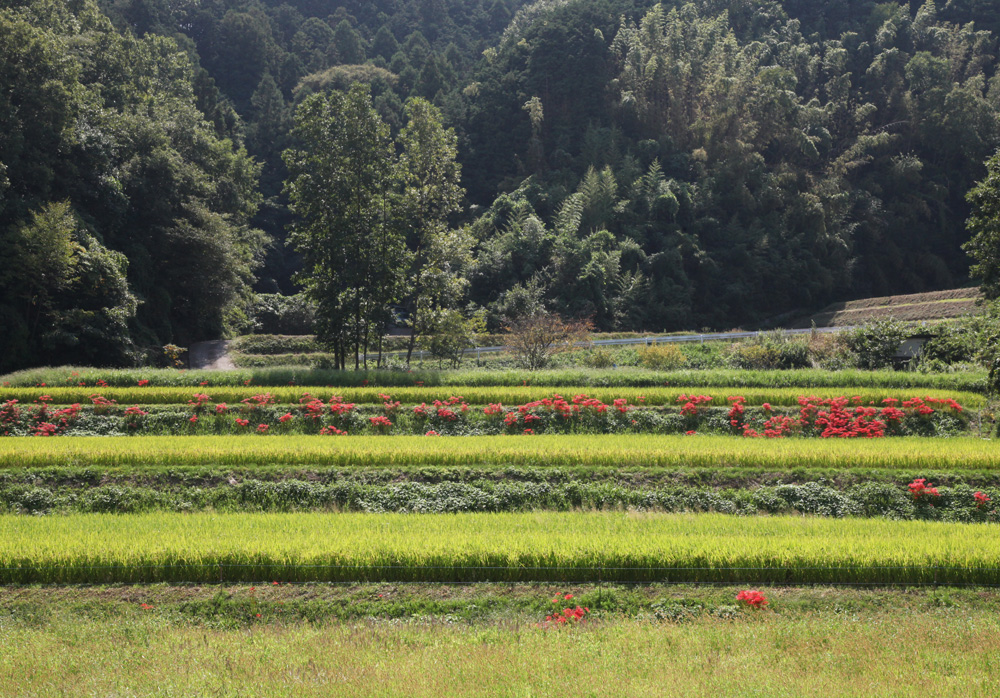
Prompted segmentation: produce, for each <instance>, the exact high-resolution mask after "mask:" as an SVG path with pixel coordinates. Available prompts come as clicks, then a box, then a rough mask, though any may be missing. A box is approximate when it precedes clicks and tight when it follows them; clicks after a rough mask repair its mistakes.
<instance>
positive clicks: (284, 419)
mask: <svg viewBox="0 0 1000 698" xmlns="http://www.w3.org/2000/svg"><path fill="white" fill-rule="evenodd" d="M291 418H292V413H291V412H286V413H285V414H283V415H281V416H280V417H278V421H279V422H281V423H282V424H284V423H285V422H288V421H289V420H290V419H291Z"/></svg>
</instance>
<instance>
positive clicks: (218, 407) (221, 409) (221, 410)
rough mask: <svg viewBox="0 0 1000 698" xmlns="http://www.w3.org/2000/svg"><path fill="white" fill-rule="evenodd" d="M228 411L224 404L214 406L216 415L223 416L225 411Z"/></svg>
mask: <svg viewBox="0 0 1000 698" xmlns="http://www.w3.org/2000/svg"><path fill="white" fill-rule="evenodd" d="M228 410H229V405H227V404H226V403H224V402H220V403H219V404H218V405H216V406H215V413H216V414H225V413H226V411H228Z"/></svg>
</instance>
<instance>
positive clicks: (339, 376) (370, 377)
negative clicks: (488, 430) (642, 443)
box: [0, 366, 986, 393]
mask: <svg viewBox="0 0 1000 698" xmlns="http://www.w3.org/2000/svg"><path fill="white" fill-rule="evenodd" d="M101 380H103V381H104V382H105V383H107V384H108V386H111V387H132V386H135V385H136V384H137V383H138V381H140V380H148V381H150V385H151V386H187V387H193V388H197V387H199V386H200V384H201V383H207V384H208V385H209V386H210V387H217V386H230V387H236V386H243V385H249V386H252V387H257V388H259V387H265V386H288V385H289V384H290V383H291V384H294V385H299V386H312V387H326V386H332V387H338V388H342V387H361V386H365V385H370V386H379V387H383V388H385V387H406V386H419V385H426V386H447V387H459V386H461V387H466V388H471V387H486V386H523V385H531V386H534V387H561V388H564V387H567V386H571V387H588V388H598V387H607V388H611V387H633V388H652V387H663V386H664V385H667V386H681V387H691V386H700V387H702V388H718V387H723V388H728V387H730V386H739V387H740V388H742V389H746V388H803V389H814V388H824V387H830V388H837V387H840V388H843V389H845V390H846V389H847V388H848V387H853V388H856V389H881V388H891V389H894V390H895V389H900V390H902V389H911V388H912V389H918V390H921V391H922V390H926V389H940V390H947V391H951V392H960V391H969V392H980V393H981V392H985V391H986V371H984V370H982V371H967V372H962V373H954V374H936V373H918V372H913V371H861V370H842V371H827V370H821V369H794V370H757V371H742V370H735V369H705V370H699V369H689V370H678V371H655V370H645V369H633V368H628V369H625V368H619V369H610V370H593V369H587V370H584V369H559V370H550V371H521V370H504V371H486V370H455V371H412V372H409V371H384V370H383V371H374V370H373V371H334V370H329V369H308V368H303V367H301V366H294V367H284V368H282V367H276V368H262V369H243V370H236V371H177V370H174V369H150V368H134V369H107V368H87V367H74V366H63V367H58V368H37V369H29V370H25V371H18V372H16V373H11V374H7V375H4V376H0V387H47V388H52V387H55V386H77V385H79V383H85V384H86V385H87V386H90V387H93V386H95V384H97V382H98V381H101ZM43 384H44V385H43Z"/></svg>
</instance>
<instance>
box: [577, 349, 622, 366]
mask: <svg viewBox="0 0 1000 698" xmlns="http://www.w3.org/2000/svg"><path fill="white" fill-rule="evenodd" d="M581 361H582V362H583V365H584V366H589V367H590V368H611V367H612V366H613V365H614V364H615V357H614V354H612V353H611V352H610V351H608V350H607V349H602V348H601V347H594V348H593V349H588V350H587V351H585V352H583V355H582V357H581Z"/></svg>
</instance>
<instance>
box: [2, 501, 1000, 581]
mask: <svg viewBox="0 0 1000 698" xmlns="http://www.w3.org/2000/svg"><path fill="white" fill-rule="evenodd" d="M997 533H998V526H997V525H995V524H956V523H940V522H926V521H887V520H883V519H875V520H872V519H840V520H835V519H822V518H808V517H732V516H726V515H721V514H694V515H690V514H635V513H580V512H573V513H556V512H544V513H542V512H533V513H528V514H317V513H297V514H270V513H255V514H217V513H216V514H200V513H198V514H176V513H152V514H134V515H114V514H74V515H68V516H59V517H55V516H53V517H24V516H0V583H6V584H34V583H41V584H79V583H119V582H121V583H146V582H233V581H268V580H280V581H286V582H287V581H291V582H303V581H337V582H371V581H413V582H416V581H422V582H432V581H440V582H476V581H511V582H512V581H559V582H585V581H618V582H697V583H746V584H762V583H767V584H775V585H776V584H868V585H893V584H910V585H916V584H997V583H1000V537H998V536H997Z"/></svg>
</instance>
